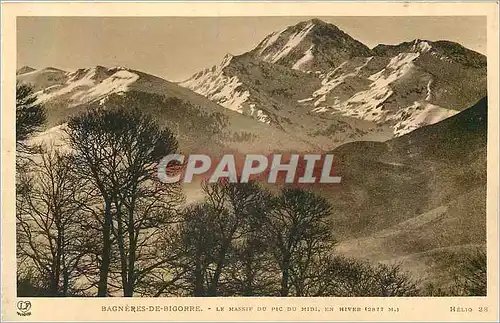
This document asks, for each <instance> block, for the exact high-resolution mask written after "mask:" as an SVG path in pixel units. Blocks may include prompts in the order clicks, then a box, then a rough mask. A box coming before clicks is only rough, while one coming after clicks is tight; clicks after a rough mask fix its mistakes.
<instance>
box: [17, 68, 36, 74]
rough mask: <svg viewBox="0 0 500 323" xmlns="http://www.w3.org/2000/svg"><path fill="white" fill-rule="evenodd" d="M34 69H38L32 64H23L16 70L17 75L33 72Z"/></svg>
mask: <svg viewBox="0 0 500 323" xmlns="http://www.w3.org/2000/svg"><path fill="white" fill-rule="evenodd" d="M33 71H36V69H35V68H33V67H31V66H23V67H21V68H20V69H18V70H17V71H16V75H21V74H26V73H31V72H33Z"/></svg>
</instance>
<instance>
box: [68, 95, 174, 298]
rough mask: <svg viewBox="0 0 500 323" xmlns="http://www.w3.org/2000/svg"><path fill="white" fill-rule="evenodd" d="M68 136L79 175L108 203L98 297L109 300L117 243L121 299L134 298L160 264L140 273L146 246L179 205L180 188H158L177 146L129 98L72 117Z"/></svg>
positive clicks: (117, 98) (103, 223) (146, 257)
mask: <svg viewBox="0 0 500 323" xmlns="http://www.w3.org/2000/svg"><path fill="white" fill-rule="evenodd" d="M67 133H68V137H69V141H70V144H71V147H72V148H73V149H74V151H75V162H76V164H77V167H78V170H79V173H80V174H81V176H82V177H84V178H87V179H88V180H89V181H90V182H91V183H92V184H93V185H94V187H95V188H97V190H98V191H99V194H100V196H101V198H102V201H103V203H104V214H102V217H101V219H100V224H101V232H102V252H101V261H100V263H101V265H100V274H99V276H100V278H99V284H98V296H106V295H107V285H108V274H109V271H110V266H111V251H112V242H113V241H114V242H116V246H117V248H118V253H119V267H120V276H121V285H122V288H123V294H124V296H133V293H134V287H135V285H136V283H137V282H138V280H140V279H141V278H143V276H144V274H145V273H147V272H149V271H151V270H152V268H151V266H153V268H154V266H159V265H160V264H161V263H157V264H156V265H152V264H146V263H142V264H141V265H140V267H141V268H138V267H137V266H138V262H139V261H140V260H139V259H138V258H139V257H143V260H144V261H145V262H148V261H150V260H151V259H152V258H153V257H152V256H151V253H152V252H153V251H152V250H151V248H149V246H148V245H149V243H152V242H153V241H154V240H155V237H156V236H157V234H158V232H159V231H161V226H163V225H165V224H167V223H168V222H169V219H168V217H169V214H170V212H171V211H173V207H174V206H175V205H176V204H177V203H178V202H179V201H180V200H181V195H180V194H179V186H178V185H174V184H171V185H165V184H160V183H159V181H158V179H157V178H156V170H157V168H156V167H157V164H158V162H159V161H160V160H161V158H162V157H164V156H165V155H168V154H171V153H174V152H175V151H176V150H177V141H176V139H175V138H174V136H173V134H172V133H171V132H170V131H169V130H168V129H162V128H160V127H159V126H158V124H157V123H156V122H155V121H154V120H153V119H152V118H151V117H150V116H148V115H146V114H144V113H142V112H141V110H140V101H138V100H136V99H134V97H131V96H127V95H125V96H114V97H112V98H110V99H109V100H108V101H106V103H105V104H104V106H102V107H101V106H95V107H93V108H92V109H90V110H89V111H88V112H87V113H85V114H83V115H79V116H76V117H74V118H72V119H71V120H70V122H69V123H68V131H67ZM113 237H114V240H113ZM146 249H148V250H149V252H147V255H146V253H145V250H146ZM153 253H154V252H153Z"/></svg>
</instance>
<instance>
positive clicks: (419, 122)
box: [391, 102, 459, 136]
mask: <svg viewBox="0 0 500 323" xmlns="http://www.w3.org/2000/svg"><path fill="white" fill-rule="evenodd" d="M458 112H459V111H456V110H450V109H445V108H442V107H439V106H436V105H433V104H430V103H426V102H423V103H421V102H414V103H413V104H412V105H411V106H409V107H406V108H403V109H400V110H399V111H398V112H397V113H396V114H395V115H393V116H391V119H393V120H398V122H397V123H396V124H395V125H394V127H393V128H394V135H395V136H402V135H404V134H407V133H409V132H412V131H413V130H415V129H418V128H420V127H422V126H425V125H430V124H434V123H436V122H439V121H441V120H444V119H446V118H449V117H451V116H453V115H455V114H457V113H458Z"/></svg>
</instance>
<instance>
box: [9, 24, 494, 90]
mask: <svg viewBox="0 0 500 323" xmlns="http://www.w3.org/2000/svg"><path fill="white" fill-rule="evenodd" d="M310 18H312V17H217V18H208V17H202V18H198V17H118V18H115V17H109V18H108V17H20V18H18V20H17V42H18V43H17V44H18V46H17V65H18V67H21V66H24V65H29V66H32V67H34V68H43V67H47V66H52V67H57V68H61V69H65V70H75V69H78V68H85V67H91V66H95V65H103V66H116V65H121V66H126V67H130V68H133V69H137V70H141V71H144V72H148V73H151V74H154V75H157V76H161V77H164V78H166V79H169V80H175V81H180V80H183V79H186V78H188V77H189V76H191V75H192V74H193V73H195V72H197V71H199V70H200V69H202V68H205V67H208V66H211V65H214V64H217V63H219V62H220V61H221V59H222V57H223V56H224V55H225V54H226V53H231V54H233V55H237V54H241V53H244V52H246V51H248V50H250V49H252V48H253V47H255V46H256V45H257V44H258V43H259V41H261V40H262V39H263V38H264V37H265V36H266V35H268V34H269V33H271V32H273V31H276V30H282V29H283V28H285V27H287V26H289V25H294V24H296V23H297V22H299V21H303V20H307V19H310ZM319 18H320V19H322V20H324V21H327V22H331V23H333V24H335V25H337V26H338V27H339V28H340V29H342V30H343V31H344V32H346V33H348V34H349V35H351V36H352V37H354V38H356V39H357V40H359V41H361V42H363V43H364V44H366V45H367V46H368V47H370V48H372V47H373V46H375V45H377V44H380V43H384V44H397V43H400V42H403V41H409V40H413V39H416V38H420V39H427V40H451V41H456V42H458V43H460V44H462V45H464V46H465V47H468V48H470V49H473V50H475V51H478V52H480V53H483V54H484V53H485V52H486V18H484V17H456V16H455V17H451V16H450V17H319Z"/></svg>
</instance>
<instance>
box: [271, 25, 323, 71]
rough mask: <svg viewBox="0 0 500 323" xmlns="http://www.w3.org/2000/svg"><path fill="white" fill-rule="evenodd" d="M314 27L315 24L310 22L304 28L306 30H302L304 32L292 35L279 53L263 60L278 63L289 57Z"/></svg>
mask: <svg viewBox="0 0 500 323" xmlns="http://www.w3.org/2000/svg"><path fill="white" fill-rule="evenodd" d="M313 27H314V24H313V23H312V22H309V23H308V24H307V25H306V26H304V28H302V30H300V31H298V32H295V33H293V34H292V35H290V37H289V38H288V41H287V43H286V44H285V45H284V46H283V47H282V48H281V49H280V50H279V51H277V52H274V53H269V54H267V55H264V57H262V60H264V61H266V62H271V63H276V62H277V61H279V60H280V59H281V58H283V57H285V56H286V55H288V54H289V53H290V52H291V51H292V49H294V48H295V47H296V46H297V45H298V44H300V42H301V41H302V40H303V39H304V37H306V35H307V34H308V33H309V32H310V31H311V30H312V29H313Z"/></svg>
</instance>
